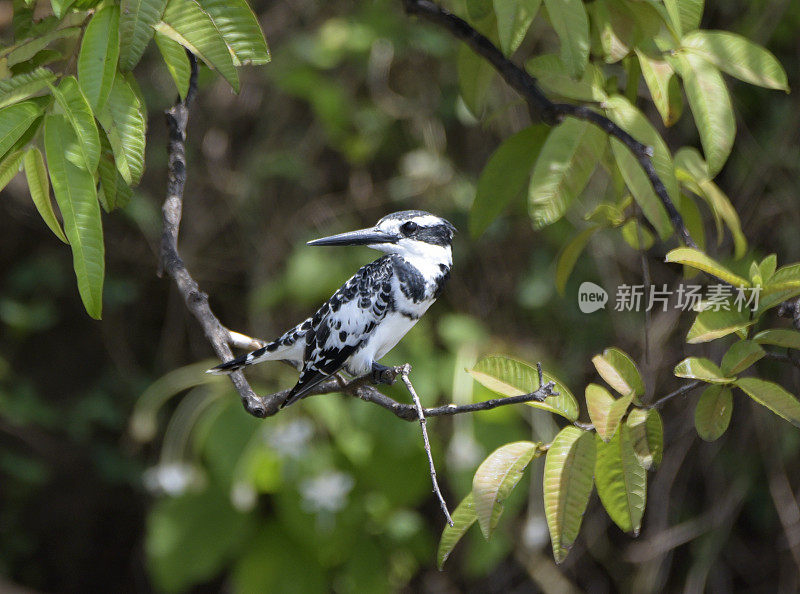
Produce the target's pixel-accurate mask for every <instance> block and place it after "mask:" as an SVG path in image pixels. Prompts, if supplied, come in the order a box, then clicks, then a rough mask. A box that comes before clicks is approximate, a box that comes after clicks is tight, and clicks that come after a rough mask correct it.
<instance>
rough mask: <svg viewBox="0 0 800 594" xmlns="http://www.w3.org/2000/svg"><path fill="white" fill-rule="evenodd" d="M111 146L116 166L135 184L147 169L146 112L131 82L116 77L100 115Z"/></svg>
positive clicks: (130, 182) (98, 115)
mask: <svg viewBox="0 0 800 594" xmlns="http://www.w3.org/2000/svg"><path fill="white" fill-rule="evenodd" d="M97 119H98V120H99V121H100V124H101V125H102V126H103V129H104V130H105V132H106V134H107V135H108V140H109V142H110V144H111V147H112V148H113V150H114V159H115V160H116V164H117V169H119V172H120V174H122V177H123V179H124V180H125V181H126V182H127V183H129V184H135V183H136V182H138V181H139V179H140V178H141V177H142V172H143V170H144V146H145V115H144V106H143V105H142V104H141V103H140V102H139V98H138V97H137V95H136V93H135V92H134V90H133V89H132V88H131V86H130V84H129V83H128V81H127V80H126V79H125V78H124V77H122V76H117V77H116V78H115V79H114V85H113V86H112V87H111V93H110V94H109V96H108V101H106V105H105V107H104V108H103V110H102V111H101V112H100V113H99V114H97Z"/></svg>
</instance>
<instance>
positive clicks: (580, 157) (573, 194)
mask: <svg viewBox="0 0 800 594" xmlns="http://www.w3.org/2000/svg"><path fill="white" fill-rule="evenodd" d="M605 147H606V136H605V133H604V132H603V131H602V130H600V128H598V127H597V126H593V125H592V124H590V123H589V122H584V121H580V120H576V119H572V118H569V119H567V120H565V121H564V122H563V123H562V124H559V125H558V126H557V127H555V128H554V129H553V130H551V131H550V134H549V135H548V137H547V140H546V141H545V142H544V145H543V146H542V150H541V152H540V153H539V158H538V159H537V160H536V165H535V166H534V168H533V175H532V176H531V183H530V188H529V190H528V212H529V214H530V217H531V220H532V221H533V225H534V227H535V228H537V229H540V228H542V227H545V226H547V225H550V224H552V223H554V222H555V221H557V220H558V219H560V218H561V217H562V216H563V215H564V213H565V212H566V210H567V208H568V207H569V205H570V204H571V203H572V201H573V200H575V198H577V197H578V195H579V194H580V193H581V192H582V191H583V189H584V188H585V187H586V184H587V183H588V182H589V178H590V177H591V176H592V173H593V172H594V169H595V167H596V166H597V162H598V160H599V159H600V156H601V155H602V154H603V151H604V150H605Z"/></svg>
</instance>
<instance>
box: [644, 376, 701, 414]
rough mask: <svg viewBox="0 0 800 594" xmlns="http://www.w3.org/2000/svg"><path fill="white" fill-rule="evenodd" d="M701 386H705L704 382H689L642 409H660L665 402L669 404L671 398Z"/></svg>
mask: <svg viewBox="0 0 800 594" xmlns="http://www.w3.org/2000/svg"><path fill="white" fill-rule="evenodd" d="M702 385H705V384H704V382H701V381H697V380H695V381H692V382H689V383H688V384H684V385H683V386H681V387H680V388H678V389H677V390H675V391H674V392H671V393H670V394H667V395H666V396H662V397H661V398H659V399H658V400H656V401H655V402H651V403H650V404H646V405H644V406H643V407H642V408H645V409H648V410H649V409H651V408H661V407H662V406H664V404H666V403H667V402H669V401H670V400H672V399H673V398H675V397H677V396H683V395H684V394H688V393H689V392H691V391H692V390H694V389H695V388H698V387H700V386H702Z"/></svg>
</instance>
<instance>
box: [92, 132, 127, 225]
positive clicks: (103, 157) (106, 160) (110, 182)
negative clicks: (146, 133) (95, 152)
mask: <svg viewBox="0 0 800 594" xmlns="http://www.w3.org/2000/svg"><path fill="white" fill-rule="evenodd" d="M97 170H98V172H99V173H100V193H99V195H98V197H99V198H100V204H101V205H102V206H103V210H105V211H106V212H111V211H112V210H114V209H115V208H116V207H117V180H118V177H121V176H120V175H119V172H118V171H117V164H116V160H115V159H114V149H113V148H111V142H110V141H109V140H108V136H107V135H106V133H105V131H104V130H103V129H102V128H100V162H99V164H98V167H97ZM123 181H124V180H123Z"/></svg>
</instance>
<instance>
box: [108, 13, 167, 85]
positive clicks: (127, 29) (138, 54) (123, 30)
mask: <svg viewBox="0 0 800 594" xmlns="http://www.w3.org/2000/svg"><path fill="white" fill-rule="evenodd" d="M166 6H167V0H121V4H120V17H119V43H120V49H119V67H120V69H121V70H133V67H134V66H136V64H138V63H139V60H140V59H141V58H142V54H144V50H145V48H146V47H147V44H148V43H150V39H151V38H152V37H153V27H154V26H155V24H156V23H157V22H158V21H160V20H161V15H163V14H164V8H165V7H166Z"/></svg>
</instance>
